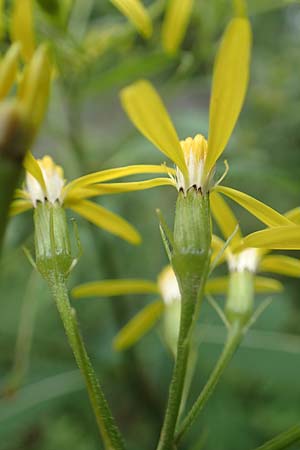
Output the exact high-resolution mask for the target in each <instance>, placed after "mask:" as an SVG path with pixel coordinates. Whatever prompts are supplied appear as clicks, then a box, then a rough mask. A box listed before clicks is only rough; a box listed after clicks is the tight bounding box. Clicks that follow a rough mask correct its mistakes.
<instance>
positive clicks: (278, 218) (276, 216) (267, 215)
mask: <svg viewBox="0 0 300 450" xmlns="http://www.w3.org/2000/svg"><path fill="white" fill-rule="evenodd" d="M215 189H216V191H218V192H222V194H224V195H226V197H229V198H231V199H232V200H234V201H235V202H236V203H238V204H239V205H240V206H242V207H243V208H244V209H246V210H247V211H248V212H249V213H250V214H252V215H253V216H255V217H256V218H257V219H259V220H260V221H261V222H262V223H264V224H265V225H267V226H268V227H277V226H284V225H292V223H291V222H290V221H289V219H287V218H286V217H285V216H283V215H282V214H280V213H279V212H277V211H275V209H273V208H271V207H270V206H267V205H265V204H264V203H262V202H261V201H259V200H256V199H255V198H253V197H251V196H250V195H247V194H245V193H244V192H240V191H237V190H235V189H232V188H229V187H225V186H217V187H216V188H215Z"/></svg>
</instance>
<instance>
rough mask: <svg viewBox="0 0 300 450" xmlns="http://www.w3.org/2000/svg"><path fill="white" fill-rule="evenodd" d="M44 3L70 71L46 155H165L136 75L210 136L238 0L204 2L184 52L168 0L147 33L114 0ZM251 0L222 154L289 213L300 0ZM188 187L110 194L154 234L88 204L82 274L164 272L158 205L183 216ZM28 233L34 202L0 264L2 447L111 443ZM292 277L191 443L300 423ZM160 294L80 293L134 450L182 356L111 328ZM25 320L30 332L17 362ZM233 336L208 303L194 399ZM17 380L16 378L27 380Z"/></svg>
mask: <svg viewBox="0 0 300 450" xmlns="http://www.w3.org/2000/svg"><path fill="white" fill-rule="evenodd" d="M38 3H39V5H36V11H35V12H36V23H37V28H38V30H37V31H38V34H39V37H40V39H41V40H42V39H45V38H46V39H49V40H50V41H51V42H52V43H53V47H54V51H55V55H56V58H57V61H58V67H59V70H60V75H59V76H58V78H57V79H56V81H55V84H54V88H53V91H52V96H51V102H50V107H49V113H48V116H47V120H46V121H45V124H44V126H43V129H42V132H41V134H40V136H39V140H38V142H37V143H36V145H35V148H34V149H33V150H34V154H35V155H37V156H42V155H44V154H47V153H49V154H50V155H52V156H53V157H54V158H55V161H56V162H57V163H59V164H61V165H62V166H63V167H64V169H65V176H66V178H67V179H72V178H73V177H76V176H78V175H81V174H83V173H87V172H89V171H95V170H101V169H104V168H109V167H116V166H120V165H128V164H139V163H151V164H154V163H155V164H160V163H161V162H163V161H164V158H163V157H162V155H161V154H160V153H159V152H158V151H156V150H155V149H154V148H153V146H152V145H151V144H149V143H148V142H147V141H146V140H145V139H144V138H143V137H141V136H140V135H139V134H138V132H137V131H136V130H135V129H134V128H133V126H132V125H131V124H130V123H129V121H128V119H127V118H126V117H125V114H124V113H123V112H122V109H121V106H120V103H119V99H118V92H119V89H120V88H121V87H123V86H124V85H126V84H128V83H130V82H132V81H134V80H136V79H137V78H139V77H147V78H150V79H151V80H152V81H153V82H154V84H155V86H156V87H157V88H158V90H159V91H160V93H161V94H162V96H163V98H164V100H165V102H166V104H167V106H168V109H169V111H170V112H171V115H172V118H173V120H174V123H175V125H176V127H177V130H178V133H179V136H180V137H181V138H185V137H187V136H193V135H195V134H197V133H199V132H200V133H203V134H204V135H207V124H208V104H209V89H210V80H211V72H212V64H213V60H214V55H215V51H216V48H217V43H218V41H219V38H220V35H221V33H222V31H223V29H224V26H225V24H226V22H227V21H228V20H229V18H230V17H231V15H232V5H231V2H230V1H229V0H211V1H209V2H207V1H205V0H195V6H194V10H193V15H192V19H191V22H190V25H189V28H188V31H187V34H186V38H185V40H184V43H183V46H182V49H181V51H180V52H179V53H178V55H176V56H175V57H173V58H171V57H168V56H166V55H165V54H164V53H163V51H162V48H161V43H160V29H161V22H162V11H163V8H164V2H161V1H160V2H148V4H152V7H153V4H154V3H155V4H154V7H155V8H156V11H154V12H155V16H156V17H155V20H154V25H155V32H154V36H153V38H152V39H151V40H150V41H147V42H145V41H144V40H143V39H142V38H141V37H139V36H138V35H137V34H136V32H135V31H134V29H133V28H132V27H131V26H130V25H129V24H128V23H127V21H126V19H124V18H123V17H122V16H121V15H120V14H119V12H118V11H117V10H115V8H114V7H113V6H112V5H111V4H110V3H109V1H105V0H97V1H96V0H95V1H93V0H77V1H76V2H75V6H74V10H73V11H72V15H71V18H70V21H69V28H68V29H66V27H65V25H64V22H62V21H61V19H60V16H59V14H58V12H59V9H57V8H59V3H56V2H55V1H54V0H53V1H52V2H47V1H43V0H40V1H39V2H38ZM248 3H249V11H250V14H251V22H252V25H253V33H254V48H253V58H252V66H251V82H250V87H249V90H248V94H247V99H246V103H245V106H244V108H243V111H242V114H241V117H240V120H239V122H238V125H237V127H236V130H235V132H234V135H233V137H232V139H231V141H230V144H229V146H228V149H227V151H226V154H225V157H226V158H227V159H228V162H229V165H230V173H229V174H228V176H227V178H226V183H225V184H226V185H228V186H232V187H235V188H238V189H241V190H244V191H245V192H247V193H249V194H251V195H254V196H256V197H257V198H259V199H260V200H262V201H264V202H266V203H268V204H270V205H271V206H273V207H275V208H277V209H278V210H279V211H280V212H284V211H286V210H287V209H289V208H292V207H295V206H298V205H299V204H300V196H299V192H300V109H299V105H300V84H299V74H300V50H299V49H300V46H299V42H300V5H299V4H297V2H287V1H285V2H284V1H279V0H278V1H277V0H272V1H266V0H249V2H248ZM49 4H50V6H51V8H52V9H51V8H50V9H49ZM145 4H147V2H145ZM155 8H154V9H155ZM87 35H88V36H89V39H85V40H84V36H87ZM108 35H109V36H110V37H109V38H108V40H107V36H108ZM111 36H113V37H112V38H111ZM222 170H223V167H222V164H219V171H220V173H221V172H222ZM175 200H176V192H175V190H174V189H170V188H168V187H162V188H157V189H155V190H151V191H146V192H139V193H129V194H125V195H116V196H111V197H102V198H101V199H100V200H99V202H100V203H101V204H102V205H104V206H106V207H108V208H109V209H110V210H112V211H115V212H118V213H120V214H121V215H122V216H123V217H125V218H126V219H128V220H129V221H130V222H131V223H133V224H134V225H135V226H136V227H137V228H138V230H139V231H140V232H141V234H142V236H143V243H142V245H141V246H139V247H137V248H136V247H132V246H130V245H129V244H127V243H126V242H123V241H121V240H120V239H118V238H116V237H114V236H112V235H110V234H108V233H106V232H105V231H102V230H98V229H96V227H94V226H92V225H89V224H88V223H87V222H86V221H84V220H81V219H80V218H78V217H76V220H77V221H78V225H79V232H80V238H81V243H82V247H83V255H82V257H81V259H80V262H79V264H78V266H77V268H76V270H74V272H73V273H72V276H71V279H70V282H69V285H70V287H73V286H75V285H77V284H79V283H83V282H87V281H93V280H98V279H99V280H100V279H105V278H126V277H131V278H132V277H134V278H135V277H141V278H146V279H147V278H148V279H152V280H155V279H156V277H157V275H158V273H159V272H160V271H161V269H162V268H163V267H164V265H166V264H167V258H166V255H165V252H164V249H163V246H162V243H161V239H160V233H159V229H158V220H157V217H156V214H155V209H156V208H160V209H161V210H162V211H163V213H164V214H165V216H166V218H167V221H168V223H169V224H170V225H172V221H173V213H174V205H175ZM233 207H234V206H233ZM234 210H235V212H236V214H238V217H239V219H240V222H241V226H242V230H243V231H244V232H245V233H246V232H249V231H253V230H256V229H259V228H261V224H260V223H258V222H257V221H256V220H255V219H253V218H252V217H250V216H249V214H248V213H246V212H244V211H242V210H241V209H240V208H238V207H234ZM71 217H72V216H71V215H70V218H71ZM23 245H26V246H27V247H28V248H30V249H31V250H32V249H33V240H32V214H31V213H27V214H25V215H22V216H20V217H17V218H14V219H12V220H11V223H10V226H9V229H8V232H7V237H6V245H5V249H4V255H3V257H2V260H1V263H0V265H1V271H0V274H1V276H0V289H1V315H0V346H1V347H0V348H1V352H0V383H1V384H0V390H1V399H0V450H54V449H55V450H56V449H61V450H64V449H68V450H69V449H70V448H72V449H74V450H94V449H99V448H101V444H100V443H99V437H98V431H97V428H96V424H95V421H94V418H93V415H92V412H91V409H90V406H89V403H88V398H87V395H86V392H85V390H84V386H83V382H82V380H81V377H80V374H79V372H78V370H77V369H76V366H75V362H74V360H73V356H72V354H71V351H70V349H69V347H68V344H67V341H66V338H65V336H64V332H63V328H62V325H61V323H60V321H59V317H58V314H57V311H56V309H55V307H54V305H53V303H52V300H51V298H50V295H49V294H48V293H47V288H46V285H45V283H44V282H43V281H42V280H41V279H40V277H39V275H38V274H36V273H35V272H34V270H33V269H32V268H31V266H30V264H29V262H28V260H27V258H26V257H25V256H24V254H23V251H22V246H23ZM74 247H75V245H74ZM74 251H75V250H74ZM294 255H295V253H294ZM281 281H283V283H284V285H285V291H284V293H283V294H280V295H276V296H274V300H273V303H272V304H271V306H270V307H269V308H268V309H267V311H266V312H265V313H264V314H263V316H262V317H261V318H260V319H259V320H258V322H257V323H256V324H255V327H254V328H253V329H252V330H251V332H250V333H249V336H248V337H247V338H246V339H245V342H244V344H243V345H242V347H241V348H240V350H239V351H238V353H237V354H236V356H235V357H234V360H233V362H232V364H231V365H230V367H229V368H228V370H227V371H226V373H225V375H224V377H223V379H222V381H221V382H220V384H219V386H218V387H217V389H216V392H215V394H214V395H213V397H212V398H211V400H210V401H209V403H208V406H207V407H206V409H205V411H204V413H203V414H202V415H201V416H200V417H199V420H198V421H197V423H196V424H195V425H194V427H193V432H192V433H191V435H190V436H189V438H188V439H186V440H185V442H184V444H183V446H182V448H185V449H190V450H196V449H206V450H244V449H245V450H247V449H249V450H250V449H251V448H254V447H255V446H258V445H259V444H261V443H263V442H264V441H265V440H267V439H269V438H271V437H272V436H273V435H275V434H277V433H279V432H280V431H282V430H284V429H285V428H287V427H289V426H291V425H293V424H294V423H296V422H298V421H299V417H300V408H299V404H300V382H299V379H300V298H299V288H300V283H299V280H297V279H294V280H292V279H284V278H282V279H281ZM149 300H151V297H150V296H149V298H147V297H146V296H144V297H138V296H135V297H132V298H128V297H127V298H113V299H86V300H84V299H83V300H76V301H74V306H75V307H76V309H77V311H78V315H79V319H80V322H81V327H82V332H83V335H84V338H85V339H86V342H87V346H88V349H89V352H90V355H91V357H92V360H93V362H94V364H95V367H96V369H97V372H98V374H99V376H100V378H101V380H102V384H103V387H104V390H105V392H106V394H107V397H108V399H109V402H110V404H111V406H112V409H113V412H114V414H115V416H116V418H117V420H118V422H119V424H120V427H121V430H122V431H123V433H124V434H125V437H126V439H127V442H128V448H129V449H130V450H141V449H148V448H149V449H150V448H154V446H155V443H156V442H157V439H158V435H159V430H160V424H161V420H162V416H163V412H164V406H165V402H166V397H167V390H168V383H169V380H170V375H171V369H172V359H171V356H170V355H169V354H168V352H167V350H166V349H165V347H164V346H163V345H162V341H161V335H160V330H159V327H157V328H156V329H155V331H153V332H151V333H150V334H149V335H147V336H146V337H145V338H144V339H143V340H142V341H141V342H140V343H139V344H138V345H137V346H136V347H134V348H133V349H132V350H129V351H127V352H124V353H123V354H117V353H115V352H113V351H112V345H111V342H112V338H113V337H114V335H115V334H116V332H117V330H118V329H120V327H121V326H122V325H124V324H125V323H126V322H127V320H128V319H129V318H130V317H132V316H133V315H134V313H135V312H136V311H138V310H139V308H140V307H141V306H142V305H145V304H146V303H147V301H149ZM219 300H220V303H221V304H222V302H223V299H222V298H220V299H219ZM261 300H262V298H258V299H257V304H258V303H259V302H260V301H261ZM22 321H23V322H22ZM20 322H21V323H23V327H22V333H23V334H22V335H21V337H20V339H19V357H18V359H17V366H16V368H15V370H14V371H13V372H12V370H13V366H14V361H15V345H16V339H17V336H18V333H19V332H20ZM31 335H32V336H31ZM224 336H225V331H224V328H223V326H222V324H221V323H220V320H219V319H218V317H216V314H215V312H214V311H213V310H212V309H211V307H210V306H209V305H208V304H205V305H204V308H203V312H202V314H201V317H200V322H199V360H198V365H197V371H196V375H195V378H194V381H193V385H192V390H191V398H194V397H195V395H196V394H197V393H198V392H199V390H200V388H201V387H202V386H203V384H204V382H205V380H206V379H207V377H208V375H209V372H210V370H211V368H212V367H213V364H214V362H215V361H216V358H217V356H218V354H219V352H220V350H221V346H222V343H223V341H224ZM31 337H32V339H31ZM20 355H21V356H20ZM12 377H13V378H12ZM13 382H15V383H17V384H19V388H18V389H17V390H16V391H14V392H13V390H12V389H10V388H11V386H12V383H13ZM292 448H294V449H300V445H298V446H297V445H295V446H294V447H292Z"/></svg>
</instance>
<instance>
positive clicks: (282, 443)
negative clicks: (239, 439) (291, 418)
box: [255, 424, 300, 450]
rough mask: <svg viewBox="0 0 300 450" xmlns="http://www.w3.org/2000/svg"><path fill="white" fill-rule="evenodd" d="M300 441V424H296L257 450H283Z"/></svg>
mask: <svg viewBox="0 0 300 450" xmlns="http://www.w3.org/2000/svg"><path fill="white" fill-rule="evenodd" d="M298 441H300V424H298V425H294V426H293V427H291V428H289V429H288V430H286V431H284V432H283V433H280V434H279V435H278V436H276V437H274V438H273V439H271V440H270V441H267V442H266V443H265V444H263V445H261V446H260V447H257V448H256V449H255V450H282V449H284V448H288V447H289V446H290V445H292V444H295V442H298Z"/></svg>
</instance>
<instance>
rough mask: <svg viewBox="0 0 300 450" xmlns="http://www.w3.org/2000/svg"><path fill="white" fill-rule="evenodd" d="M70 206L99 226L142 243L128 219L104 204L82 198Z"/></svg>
mask: <svg viewBox="0 0 300 450" xmlns="http://www.w3.org/2000/svg"><path fill="white" fill-rule="evenodd" d="M69 207H70V208H71V209H72V210H73V211H75V212H76V213H77V214H79V215H81V216H82V217H84V218H85V219H87V220H89V221H90V222H92V223H93V224H94V225H96V226H97V227H99V228H103V229H104V230H106V231H109V232H110V233H112V234H115V235H116V236H119V237H120V238H122V239H125V241H128V242H130V243H131V244H135V245H137V244H140V242H141V236H140V235H139V233H138V232H137V231H136V229H135V228H134V227H133V226H132V225H130V223H128V222H127V221H126V220H124V219H122V217H120V216H118V215H117V214H114V213H112V212H111V211H108V210H107V209H105V208H103V207H102V206H100V205H97V204H95V203H92V202H89V201H88V200H80V201H76V202H74V203H71V204H70V205H69Z"/></svg>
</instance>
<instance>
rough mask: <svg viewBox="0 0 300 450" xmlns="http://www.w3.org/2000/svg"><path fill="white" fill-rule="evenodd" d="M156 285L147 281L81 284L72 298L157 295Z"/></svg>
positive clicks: (73, 292)
mask: <svg viewBox="0 0 300 450" xmlns="http://www.w3.org/2000/svg"><path fill="white" fill-rule="evenodd" d="M157 293H158V287H157V284H156V283H154V282H153V281H149V280H137V279H132V280H129V279H127V280H120V279H118V280H103V281H94V282H91V283H85V284H81V285H80V286H76V287H75V288H74V289H73V290H72V296H73V297H74V298H82V297H112V296H116V295H129V294H157Z"/></svg>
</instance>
